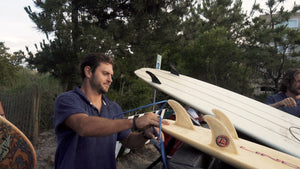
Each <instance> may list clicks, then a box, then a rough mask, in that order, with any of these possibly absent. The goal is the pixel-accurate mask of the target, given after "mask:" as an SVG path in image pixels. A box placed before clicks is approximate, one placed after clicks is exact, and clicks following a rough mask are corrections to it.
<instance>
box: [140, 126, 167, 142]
mask: <svg viewBox="0 0 300 169" xmlns="http://www.w3.org/2000/svg"><path fill="white" fill-rule="evenodd" d="M154 129H155V130H156V131H154V130H153V127H149V128H147V129H146V130H145V131H144V136H146V137H147V138H149V139H154V138H155V137H156V136H157V134H159V128H157V127H154ZM161 139H162V141H165V136H164V133H163V132H161Z"/></svg>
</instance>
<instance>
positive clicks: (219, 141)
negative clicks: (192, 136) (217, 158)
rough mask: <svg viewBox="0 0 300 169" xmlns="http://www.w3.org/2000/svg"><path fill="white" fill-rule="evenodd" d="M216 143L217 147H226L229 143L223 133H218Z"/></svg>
mask: <svg viewBox="0 0 300 169" xmlns="http://www.w3.org/2000/svg"><path fill="white" fill-rule="evenodd" d="M216 144H217V145H218V146H219V147H227V146H228V145H229V144H230V140H229V138H228V137H227V136H225V135H220V136H218V137H217V138H216Z"/></svg>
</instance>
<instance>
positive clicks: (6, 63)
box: [0, 42, 25, 88]
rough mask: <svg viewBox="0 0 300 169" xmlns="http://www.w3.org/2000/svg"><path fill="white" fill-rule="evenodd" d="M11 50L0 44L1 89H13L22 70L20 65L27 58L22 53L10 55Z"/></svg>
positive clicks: (2, 43)
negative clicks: (18, 73) (18, 72)
mask: <svg viewBox="0 0 300 169" xmlns="http://www.w3.org/2000/svg"><path fill="white" fill-rule="evenodd" d="M8 50H9V48H7V47H6V46H5V45H4V42H0V68H1V69H0V86H1V88H6V87H11V86H13V85H14V83H15V81H16V78H17V71H18V70H19V69H21V66H20V64H21V63H22V60H23V59H24V58H25V55H24V53H23V52H22V51H17V52H14V53H13V54H10V53H8Z"/></svg>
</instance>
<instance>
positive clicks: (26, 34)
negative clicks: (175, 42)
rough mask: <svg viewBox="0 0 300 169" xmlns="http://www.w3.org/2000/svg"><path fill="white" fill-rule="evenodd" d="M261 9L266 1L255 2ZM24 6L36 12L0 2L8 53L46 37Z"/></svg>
mask: <svg viewBox="0 0 300 169" xmlns="http://www.w3.org/2000/svg"><path fill="white" fill-rule="evenodd" d="M254 1H255V0H243V6H242V7H243V9H244V11H245V12H248V13H249V12H250V10H251V7H252V5H253V3H254ZM256 1H257V3H258V2H259V3H260V4H261V5H262V7H263V6H264V4H265V2H266V1H267V0H256ZM294 2H296V4H297V5H300V0H287V2H285V3H284V6H285V8H286V9H291V8H292V6H293V4H294ZM25 6H31V8H32V10H33V11H37V10H38V9H36V8H35V6H34V4H33V1H32V0H0V9H1V10H0V23H1V25H0V42H4V45H5V46H6V47H8V48H9V51H8V52H9V53H13V52H15V51H19V50H22V51H24V52H25V53H26V48H25V46H28V48H29V49H30V50H31V51H35V47H34V44H39V42H41V41H42V40H43V39H46V36H45V35H44V34H43V33H41V32H40V31H39V30H38V29H37V28H36V25H35V24H34V23H33V21H31V19H30V18H29V16H28V15H27V13H26V12H25V10H24V7H25Z"/></svg>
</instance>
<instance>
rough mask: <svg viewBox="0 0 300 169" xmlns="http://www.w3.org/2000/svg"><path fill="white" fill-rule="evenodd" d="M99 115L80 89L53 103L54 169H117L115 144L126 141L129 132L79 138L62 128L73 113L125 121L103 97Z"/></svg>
mask: <svg viewBox="0 0 300 169" xmlns="http://www.w3.org/2000/svg"><path fill="white" fill-rule="evenodd" d="M102 100H103V103H102V107H101V110H100V112H99V111H98V109H97V108H96V107H95V106H93V105H92V104H91V103H90V101H89V100H88V99H87V97H86V96H85V95H84V94H83V92H82V91H81V90H80V88H79V87H76V88H75V89H74V90H71V91H68V92H65V93H62V94H61V95H60V96H59V97H58V98H57V99H56V101H55V110H54V126H55V132H56V136H57V150H56V153H55V168H56V169H97V168H99V169H100V168H101V169H114V168H116V160H115V147H116V141H117V140H122V139H124V138H126V137H127V136H128V135H129V133H130V132H131V130H130V129H128V130H124V131H121V132H119V133H115V134H112V135H109V136H105V137H81V136H79V135H78V134H77V133H76V132H75V131H73V130H72V129H71V128H69V127H67V126H66V125H65V124H64V121H65V120H66V118H67V117H69V116H70V115H72V114H76V113H85V114H87V115H89V116H99V117H103V118H109V119H117V118H118V119H120V118H124V117H123V115H121V116H118V117H114V116H115V115H116V114H118V113H121V112H122V109H121V107H120V106H119V105H118V104H117V103H115V102H113V101H111V100H109V99H108V98H107V97H106V96H105V95H103V96H102Z"/></svg>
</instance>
